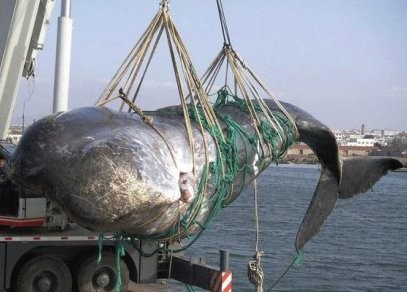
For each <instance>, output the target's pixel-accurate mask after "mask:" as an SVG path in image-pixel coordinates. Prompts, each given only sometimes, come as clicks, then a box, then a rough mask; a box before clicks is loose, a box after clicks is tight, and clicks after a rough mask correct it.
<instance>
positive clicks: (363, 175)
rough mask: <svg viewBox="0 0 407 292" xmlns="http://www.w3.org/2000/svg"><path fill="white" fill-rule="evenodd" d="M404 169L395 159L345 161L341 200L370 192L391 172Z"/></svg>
mask: <svg viewBox="0 0 407 292" xmlns="http://www.w3.org/2000/svg"><path fill="white" fill-rule="evenodd" d="M401 167H403V163H402V162H401V161H400V160H398V159H397V158H393V157H374V156H372V157H353V158H346V159H343V166H342V179H341V183H340V185H339V198H340V199H347V198H351V197H353V196H355V195H357V194H359V193H363V192H366V191H367V190H369V189H370V188H371V187H372V186H373V185H374V184H375V183H376V182H377V181H378V180H379V179H380V178H381V177H382V176H384V175H386V174H387V172H388V171H389V170H396V169H398V168H401Z"/></svg>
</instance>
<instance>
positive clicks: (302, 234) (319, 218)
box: [295, 167, 338, 251]
mask: <svg viewBox="0 0 407 292" xmlns="http://www.w3.org/2000/svg"><path fill="white" fill-rule="evenodd" d="M337 200H338V182H337V176H336V174H333V173H332V172H331V171H330V170H329V169H328V168H327V167H323V168H322V170H321V176H320V179H319V182H318V186H317V188H316V190H315V192H314V196H313V197H312V200H311V202H310V204H309V206H308V209H307V212H306V213H305V216H304V219H303V220H302V223H301V225H300V228H299V229H298V232H297V236H296V239H295V248H296V249H297V251H298V250H301V249H302V248H303V246H304V245H305V244H306V243H307V242H308V241H309V240H310V239H311V238H312V237H313V236H314V235H315V234H317V233H318V231H319V229H320V228H321V226H322V224H323V223H324V221H325V219H326V218H327V217H328V215H329V214H330V213H331V212H332V210H333V208H334V207H335V204H336V201H337Z"/></svg>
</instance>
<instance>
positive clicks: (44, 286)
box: [37, 276, 52, 292]
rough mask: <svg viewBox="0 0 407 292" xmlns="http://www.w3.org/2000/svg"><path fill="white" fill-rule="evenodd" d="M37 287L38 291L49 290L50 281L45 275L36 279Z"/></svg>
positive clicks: (46, 291) (44, 291) (45, 291)
mask: <svg viewBox="0 0 407 292" xmlns="http://www.w3.org/2000/svg"><path fill="white" fill-rule="evenodd" d="M37 287H38V290H39V291H40V292H48V291H51V290H50V289H51V287H52V281H51V279H50V278H48V277H47V276H44V277H41V278H40V279H38V282H37Z"/></svg>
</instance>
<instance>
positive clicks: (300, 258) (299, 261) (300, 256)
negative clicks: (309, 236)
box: [294, 250, 304, 267]
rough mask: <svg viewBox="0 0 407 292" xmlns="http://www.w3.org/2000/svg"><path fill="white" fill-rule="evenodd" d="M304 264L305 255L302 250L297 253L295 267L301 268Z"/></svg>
mask: <svg viewBox="0 0 407 292" xmlns="http://www.w3.org/2000/svg"><path fill="white" fill-rule="evenodd" d="M303 262H304V254H303V252H302V250H299V251H298V252H297V257H296V258H295V261H294V265H296V266H297V267H298V266H300V265H301V264H302V263H303Z"/></svg>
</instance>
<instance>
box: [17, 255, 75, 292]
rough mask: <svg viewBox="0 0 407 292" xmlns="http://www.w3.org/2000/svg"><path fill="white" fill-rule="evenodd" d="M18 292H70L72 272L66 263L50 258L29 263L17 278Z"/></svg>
mask: <svg viewBox="0 0 407 292" xmlns="http://www.w3.org/2000/svg"><path fill="white" fill-rule="evenodd" d="M16 289H17V292H26V291H30V292H70V291H71V290H72V278H71V272H70V271H69V269H68V267H67V266H66V265H65V263H64V262H63V261H61V260H59V259H57V258H54V257H50V256H38V257H35V258H33V259H31V260H30V261H28V262H27V263H26V264H24V266H23V267H22V268H21V270H20V272H19V273H18V276H17V286H16Z"/></svg>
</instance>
